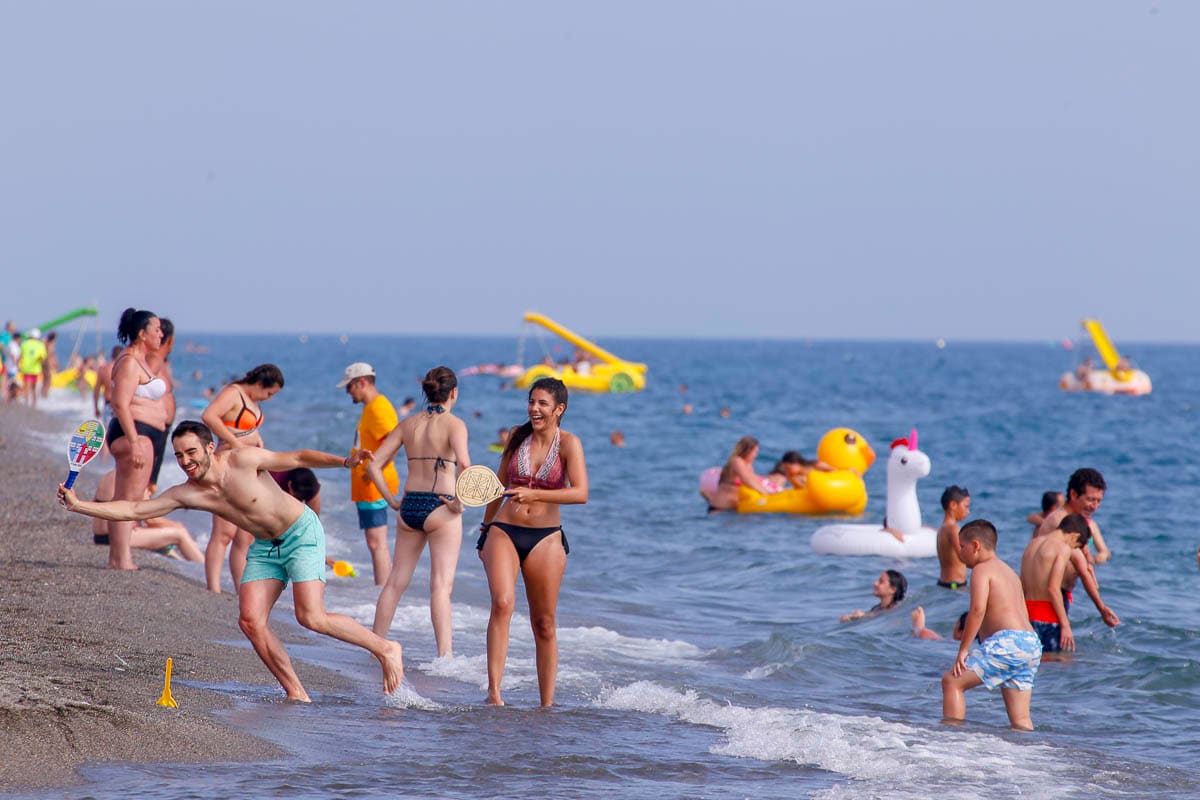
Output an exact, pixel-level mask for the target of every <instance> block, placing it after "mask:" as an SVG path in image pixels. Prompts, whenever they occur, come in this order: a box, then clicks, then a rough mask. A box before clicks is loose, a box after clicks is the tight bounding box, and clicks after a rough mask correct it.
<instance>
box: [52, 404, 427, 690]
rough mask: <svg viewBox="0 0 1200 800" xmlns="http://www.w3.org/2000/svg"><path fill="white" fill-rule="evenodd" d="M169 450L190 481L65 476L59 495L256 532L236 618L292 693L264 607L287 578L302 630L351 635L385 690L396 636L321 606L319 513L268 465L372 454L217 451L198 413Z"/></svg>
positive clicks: (395, 679) (112, 511) (106, 507)
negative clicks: (146, 484)
mask: <svg viewBox="0 0 1200 800" xmlns="http://www.w3.org/2000/svg"><path fill="white" fill-rule="evenodd" d="M171 442H172V444H173V445H174V448H175V460H176V461H177V462H178V463H179V466H180V468H181V469H182V470H183V471H184V474H186V475H187V482H186V483H182V484H179V485H178V486H173V487H171V488H170V489H167V490H166V491H165V492H163V493H162V494H160V495H159V496H158V497H154V498H151V499H149V500H139V501H132V500H113V501H110V502H107V503H103V502H85V501H82V500H80V499H79V498H77V497H76V496H75V492H73V491H72V490H71V489H70V488H68V487H67V486H66V485H65V484H59V487H58V499H59V502H61V503H62V504H63V506H65V507H66V508H67V509H68V510H70V511H75V512H78V513H80V514H85V515H87V516H90V517H97V518H99V519H106V520H111V521H123V520H142V519H151V518H154V517H161V516H163V515H165V514H168V513H170V512H172V511H175V510H177V509H181V508H191V509H196V510H200V511H208V512H210V513H212V514H216V515H217V516H219V517H221V518H223V519H226V520H229V521H230V522H232V523H233V524H235V525H237V526H238V527H239V528H242V529H243V530H246V531H249V532H250V533H252V534H253V535H254V539H255V541H254V544H253V545H251V547H250V552H249V555H248V557H247V561H246V570H245V572H244V573H243V575H242V583H241V586H240V587H239V588H238V606H239V610H240V618H239V620H238V624H239V625H240V626H241V629H242V632H243V633H245V634H246V638H248V639H249V640H250V643H251V644H252V645H253V646H254V652H256V653H258V656H259V658H261V659H262V660H263V663H264V664H266V665H267V669H269V670H270V671H271V674H272V675H274V676H275V678H276V679H277V680H278V681H279V683H280V685H281V686H282V687H283V689H284V691H285V692H287V696H288V698H289V699H291V700H299V701H302V702H309V696H308V693H307V692H306V691H305V690H304V686H303V685H302V684H301V683H300V678H299V676H297V675H296V671H295V669H293V667H292V662H291V659H290V658H289V657H288V654H287V651H286V650H285V649H284V647H283V644H282V643H281V642H280V641H279V639H278V638H277V637H276V636H275V634H273V633H272V632H271V630H270V628H269V627H268V626H267V620H268V617H269V616H270V613H271V609H272V608H273V607H274V606H275V603H276V601H277V600H279V596H280V595H281V594H282V593H283V590H284V588H286V587H287V584H288V582H289V580H290V581H291V582H292V583H293V589H292V592H293V600H294V603H295V607H296V620H297V621H298V622H299V623H300V624H301V625H303V626H304V627H306V628H308V629H309V630H312V631H316V632H317V633H323V634H325V635H326V636H332V637H334V638H335V639H340V640H342V641H343V642H348V643H349V644H353V645H357V646H359V647H361V648H363V649H365V650H367V651H369V652H370V653H371V655H373V656H375V658H377V659H378V660H379V663H380V665H381V666H382V668H383V690H384V692H385V693H387V694H391V693H392V692H393V691H395V690H396V688H397V687H398V686H399V685H400V681H401V679H402V678H403V676H404V667H403V664H402V661H401V649H400V645H399V644H398V643H396V642H392V641H389V640H387V639H383V638H381V637H379V636H376V635H375V634H374V633H372V632H371V631H370V630H369V629H367V628H365V627H363V626H362V625H360V624H359V623H357V622H355V621H354V620H353V619H351V618H350V617H347V616H345V615H343V614H331V613H329V612H327V611H326V610H325V531H324V529H323V528H322V527H321V522H320V520H319V519H318V518H317V515H316V514H314V513H313V512H312V510H311V509H309V508H308V507H307V506H306V505H304V504H303V503H301V502H300V501H299V500H297V499H296V498H294V497H292V496H291V495H289V494H287V493H286V492H284V491H283V490H282V489H280V488H279V485H278V484H277V483H276V482H275V480H274V479H273V478H272V477H271V475H270V471H272V470H274V471H276V472H282V471H287V470H290V469H295V468H297V467H310V468H315V467H343V468H346V469H350V468H353V467H355V466H357V465H358V464H360V463H362V462H363V461H367V460H369V459H371V457H372V455H371V453H370V451H367V450H356V451H354V453H353V454H352V455H350V456H348V457H346V458H342V457H340V456H335V455H332V454H330V453H321V452H318V451H316V450H296V451H293V452H290V453H275V452H272V451H270V450H266V449H264V448H261V447H239V448H234V449H230V450H224V451H222V452H220V453H218V452H215V447H214V445H213V438H212V432H211V431H209V429H208V428H207V427H205V426H204V425H203V424H202V423H199V422H194V421H190V420H189V421H185V422H181V423H179V425H178V426H176V428H175V432H174V433H173V434H172V435H171Z"/></svg>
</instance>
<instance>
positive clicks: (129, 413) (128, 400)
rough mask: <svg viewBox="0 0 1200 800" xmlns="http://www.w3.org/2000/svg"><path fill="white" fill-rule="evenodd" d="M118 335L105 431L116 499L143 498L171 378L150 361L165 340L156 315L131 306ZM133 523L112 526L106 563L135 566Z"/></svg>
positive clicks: (163, 434)
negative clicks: (153, 369) (113, 467)
mask: <svg viewBox="0 0 1200 800" xmlns="http://www.w3.org/2000/svg"><path fill="white" fill-rule="evenodd" d="M117 339H118V341H120V342H121V343H122V344H124V345H125V346H126V347H125V350H124V352H122V353H121V354H120V355H119V356H117V360H116V361H115V362H113V367H112V394H111V395H110V397H109V404H110V405H111V406H112V410H113V417H112V420H111V421H110V422H109V423H108V432H107V434H106V436H105V438H106V441H107V442H108V449H109V451H110V452H111V453H112V454H113V459H114V460H115V461H116V467H117V483H116V487H115V489H114V491H113V499H114V500H141V499H143V498H144V497H145V495H146V487H147V486H149V485H150V469H151V467H152V466H153V465H154V442H155V440H156V439H157V438H166V435H167V430H166V427H167V416H166V410H165V409H164V407H163V405H162V403H160V402H159V401H160V400H161V399H162V397H163V395H165V394H166V393H167V383H166V381H164V380H163V379H162V378H156V377H155V376H154V373H153V372H151V371H150V368H149V367H148V366H146V356H147V354H148V353H150V352H151V351H154V350H157V349H158V346H159V344H160V343H161V342H162V328H161V327H160V325H159V322H158V317H156V316H155V315H154V314H153V313H151V312H149V311H138V310H136V309H133V308H127V309H125V310H124V311H123V312H122V313H121V321H120V322H119V323H118V324H117ZM132 538H133V523H132V522H113V523H110V525H109V539H108V568H109V569H137V566H136V565H135V564H134V563H133V555H132V554H131V552H130V548H131V540H132Z"/></svg>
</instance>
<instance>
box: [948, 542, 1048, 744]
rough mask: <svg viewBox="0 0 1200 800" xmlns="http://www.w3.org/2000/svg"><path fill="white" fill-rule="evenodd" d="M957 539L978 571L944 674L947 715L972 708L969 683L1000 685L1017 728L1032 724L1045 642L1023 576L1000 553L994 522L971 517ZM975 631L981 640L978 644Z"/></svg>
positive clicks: (952, 718)
mask: <svg viewBox="0 0 1200 800" xmlns="http://www.w3.org/2000/svg"><path fill="white" fill-rule="evenodd" d="M958 539H959V546H958V557H959V558H961V559H962V562H963V563H964V564H966V565H967V566H968V567H970V568H971V571H972V573H973V574H972V575H971V607H970V609H969V610H968V611H967V621H966V624H965V625H964V627H963V633H962V642H961V643H960V644H959V646H958V656H957V657H956V658H955V659H954V666H952V667H951V668H950V669H948V670H946V674H944V675H943V676H942V716H943V718H945V720H946V721H948V722H958V721H961V720H962V719H963V718H964V717H966V713H967V701H966V697H965V692H966V690H967V689H973V688H975V687H976V686H979V685H984V686H986V687H987V688H989V689H995V688H996V687H997V686H1000V687H1001V692H1002V694H1003V695H1004V709H1005V710H1006V711H1007V712H1008V721H1009V724H1010V725H1012V727H1013V728H1015V729H1017V730H1027V731H1028V730H1033V721H1032V720H1031V719H1030V718H1029V702H1030V700H1031V699H1032V697H1033V679H1034V676H1035V675H1037V670H1038V666H1039V665H1040V664H1041V662H1042V643H1041V642H1040V641H1039V640H1038V636H1037V634H1036V633H1034V630H1033V627H1032V626H1031V625H1030V624H1029V616H1028V615H1027V614H1026V613H1025V597H1024V595H1023V594H1022V592H1021V579H1020V578H1019V577H1017V573H1015V572H1013V570H1012V567H1010V566H1008V564H1005V563H1004V562H1003V561H1001V560H1000V559H999V558H997V557H996V527H995V526H994V525H992V523H990V522H988V521H987V520H983V519H977V520H972V521H971V522H968V523H967V524H966V525H964V526H963V529H962V530H961V531H960V532H959V534H958ZM976 636H979V637H980V639H981V643H979V644H974V642H975V637H976Z"/></svg>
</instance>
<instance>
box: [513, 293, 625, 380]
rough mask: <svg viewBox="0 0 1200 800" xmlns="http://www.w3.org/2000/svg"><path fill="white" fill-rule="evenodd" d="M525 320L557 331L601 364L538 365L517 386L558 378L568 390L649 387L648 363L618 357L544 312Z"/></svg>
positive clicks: (526, 372) (529, 316)
mask: <svg viewBox="0 0 1200 800" xmlns="http://www.w3.org/2000/svg"><path fill="white" fill-rule="evenodd" d="M525 321H526V322H532V323H534V324H536V325H541V326H542V327H543V328H545V329H546V330H548V331H551V332H552V333H556V334H558V335H559V336H561V337H562V338H563V339H566V340H567V341H568V342H570V343H571V344H573V345H575V346H576V347H578V348H579V349H580V350H582V351H583V352H585V353H588V354H590V355H592V356H595V357H596V358H597V359H598V360H599V362H600V363H589V365H588V367H587V369H586V370H584V369H583V368H582V365H579V366H576V365H567V366H563V367H558V366H550V365H549V364H538V365H537V366H533V367H530V368H529V369H527V370H525V373H524V374H523V375H521V376H520V377H519V378H517V379H516V380H514V381H513V386H515V387H516V388H518V389H528V388H529V387H530V386H532V385H533V382H534V381H536V380H537V379H538V378H558V379H559V380H560V381H562V382H563V383H565V384H566V385H567V388H568V389H580V390H583V391H585V392H613V393H622V392H640V391H641V390H642V389H644V388H646V365H645V364H637V363H635V362H632V361H625V360H624V359H622V358H618V357H617V356H615V355H613V354H612V353H610V352H608V351H607V350H605V349H604V348H602V347H599V346H598V345H596V344H595V343H594V342H589V341H588V340H587V339H584V338H583V337H582V336H580V335H579V334H577V333H575V332H574V331H571V330H568V329H567V328H564V327H563V326H562V325H559V324H558V323H557V322H555V321H554V320H552V319H550V318H549V317H544V316H542V315H541V314H534V313H532V312H531V313H528V314H526V315H525Z"/></svg>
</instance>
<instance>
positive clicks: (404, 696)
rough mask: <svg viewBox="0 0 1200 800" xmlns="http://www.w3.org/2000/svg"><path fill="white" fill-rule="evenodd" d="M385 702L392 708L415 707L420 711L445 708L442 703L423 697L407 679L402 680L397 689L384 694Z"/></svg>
mask: <svg viewBox="0 0 1200 800" xmlns="http://www.w3.org/2000/svg"><path fill="white" fill-rule="evenodd" d="M384 703H385V704H386V705H388V706H390V707H392V708H415V709H418V710H420V711H436V710H437V709H440V708H445V706H443V705H442V704H441V703H438V702H435V701H433V700H430V699H429V698H428V697H422V696H421V695H420V694H419V693H418V692H417V690H416V689H414V688H413V687H412V685H411V684H409V683H408V682H407V681H401V683H400V686H399V687H397V689H396V691H394V692H392V693H391V694H389V695H384Z"/></svg>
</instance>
